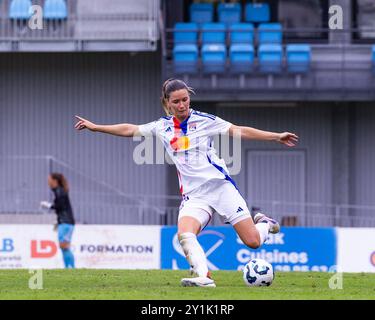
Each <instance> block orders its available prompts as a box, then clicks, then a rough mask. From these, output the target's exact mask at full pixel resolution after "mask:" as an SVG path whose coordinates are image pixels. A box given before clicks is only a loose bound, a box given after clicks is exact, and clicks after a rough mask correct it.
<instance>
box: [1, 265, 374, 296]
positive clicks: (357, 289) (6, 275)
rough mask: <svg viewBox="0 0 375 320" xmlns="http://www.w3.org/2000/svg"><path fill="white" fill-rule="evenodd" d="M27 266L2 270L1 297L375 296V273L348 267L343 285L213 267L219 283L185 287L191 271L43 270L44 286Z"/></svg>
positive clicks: (310, 276) (320, 276) (323, 277)
mask: <svg viewBox="0 0 375 320" xmlns="http://www.w3.org/2000/svg"><path fill="white" fill-rule="evenodd" d="M31 276H32V275H31V274H29V272H28V270H20V269H19V270H0V299H1V300H4V299H80V300H81V299H140V300H145V299H151V300H153V299H156V300H168V299H169V300H171V299H186V300H191V299H207V300H214V299H217V300H226V299H235V300H237V299H241V300H248V299H249V300H255V299H290V300H294V299H324V300H327V299H375V274H368V273H356V274H355V273H344V274H343V281H342V284H343V289H336V290H332V289H330V288H329V285H328V283H329V279H330V278H331V277H332V276H333V274H332V273H319V272H308V273H305V272H300V273H299V272H291V273H284V272H277V273H276V276H275V280H274V282H273V284H272V285H271V286H270V287H256V288H254V287H247V286H245V284H244V282H243V280H242V272H239V271H214V272H213V278H214V279H215V281H216V284H217V287H216V288H183V287H181V286H180V279H181V278H182V277H186V276H187V271H172V270H95V269H76V270H43V289H41V290H31V289H29V279H30V277H31Z"/></svg>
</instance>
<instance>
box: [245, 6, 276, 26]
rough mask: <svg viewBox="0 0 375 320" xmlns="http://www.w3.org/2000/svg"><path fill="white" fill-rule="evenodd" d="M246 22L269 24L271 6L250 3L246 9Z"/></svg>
mask: <svg viewBox="0 0 375 320" xmlns="http://www.w3.org/2000/svg"><path fill="white" fill-rule="evenodd" d="M245 21H247V22H255V23H261V22H269V21H270V6H269V5H268V3H249V4H247V5H246V7H245Z"/></svg>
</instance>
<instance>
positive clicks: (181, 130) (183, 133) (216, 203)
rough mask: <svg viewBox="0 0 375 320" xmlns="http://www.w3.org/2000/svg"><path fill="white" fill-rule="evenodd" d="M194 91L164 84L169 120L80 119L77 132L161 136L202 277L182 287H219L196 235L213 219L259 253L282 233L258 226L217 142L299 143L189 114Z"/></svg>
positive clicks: (186, 244)
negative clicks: (225, 137) (221, 137)
mask: <svg viewBox="0 0 375 320" xmlns="http://www.w3.org/2000/svg"><path fill="white" fill-rule="evenodd" d="M192 93H193V90H192V89H191V88H190V87H188V86H187V85H186V84H185V83H184V82H183V81H181V80H178V79H169V80H167V81H166V82H165V83H164V84H163V88H162V97H161V99H162V105H163V107H164V110H165V112H166V113H167V116H166V117H161V118H160V119H158V120H156V121H154V122H150V123H148V124H143V125H134V124H127V123H123V124H115V125H97V124H95V123H92V122H90V121H88V120H86V119H84V118H81V117H78V116H77V119H78V122H77V123H76V125H75V128H76V129H78V130H82V129H89V130H91V131H94V132H103V133H108V134H113V135H118V136H124V137H133V136H136V135H142V136H148V135H156V136H157V137H158V138H159V139H161V140H162V142H163V143H164V146H165V148H166V150H167V152H168V154H169V156H170V157H171V159H173V162H174V164H175V165H176V167H177V174H178V178H179V183H180V192H181V194H182V202H181V206H180V212H179V216H178V238H179V242H180V244H181V247H182V248H183V251H184V253H185V255H186V258H187V260H188V262H189V264H190V266H191V269H192V271H193V272H194V273H195V274H196V275H197V277H194V278H185V279H182V280H181V284H182V285H183V286H200V287H215V286H216V285H215V282H214V281H213V280H212V279H211V277H210V273H209V272H208V267H207V262H206V256H205V253H204V251H203V249H202V247H201V246H200V244H199V242H198V241H197V235H198V234H199V232H200V231H201V230H202V229H203V228H204V227H205V226H206V225H207V224H208V222H209V221H210V219H211V217H212V214H213V213H214V212H216V213H218V214H219V215H221V216H222V217H223V218H224V221H225V222H228V223H230V224H232V226H233V227H234V229H235V230H236V232H237V234H238V235H239V237H240V238H241V240H242V241H243V243H244V244H245V245H247V246H249V247H250V248H258V247H259V246H260V245H262V244H263V243H264V241H265V240H267V238H268V233H269V232H270V233H277V232H279V229H280V226H279V224H278V222H276V221H275V220H273V219H271V218H269V217H267V216H265V215H264V214H262V213H258V214H256V215H255V216H254V221H253V219H252V217H251V215H250V211H249V209H248V207H247V205H246V202H245V200H244V199H243V198H242V196H241V194H240V193H239V191H238V190H237V188H236V185H235V183H234V181H233V180H232V179H231V177H230V176H229V174H228V170H227V168H226V166H225V163H224V161H223V160H221V159H219V158H218V157H217V156H216V154H215V150H214V148H213V146H212V141H213V136H215V135H217V134H223V133H229V135H234V134H236V135H240V137H241V138H242V139H256V140H265V141H276V142H280V143H282V144H285V145H287V146H290V147H292V146H294V145H295V143H296V142H297V141H298V137H297V136H296V135H295V134H293V133H289V132H284V133H274V132H268V131H262V130H258V129H254V128H251V127H244V126H236V125H234V124H232V123H230V122H227V121H225V120H223V119H221V118H219V117H217V116H214V115H211V114H207V113H203V112H199V111H196V110H193V109H192V108H190V94H192Z"/></svg>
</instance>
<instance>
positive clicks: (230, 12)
mask: <svg viewBox="0 0 375 320" xmlns="http://www.w3.org/2000/svg"><path fill="white" fill-rule="evenodd" d="M241 15H242V7H241V5H240V4H239V3H219V5H218V7H217V16H218V19H219V22H222V23H225V24H226V25H230V24H232V23H237V22H240V21H241Z"/></svg>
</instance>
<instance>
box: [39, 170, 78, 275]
mask: <svg viewBox="0 0 375 320" xmlns="http://www.w3.org/2000/svg"><path fill="white" fill-rule="evenodd" d="M48 186H49V187H50V188H51V190H52V192H53V194H54V196H55V199H54V201H53V203H50V202H48V201H42V202H41V203H40V205H41V207H42V208H44V209H48V210H54V211H55V213H56V215H57V232H58V240H59V245H60V249H61V252H62V255H63V259H64V265H65V268H74V267H75V262H74V255H73V253H72V251H71V249H70V243H71V239H72V235H73V230H74V224H75V220H74V216H73V210H72V206H71V204H70V200H69V195H68V192H69V187H68V182H67V180H66V179H65V177H64V175H62V174H61V173H51V174H50V175H49V176H48Z"/></svg>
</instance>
